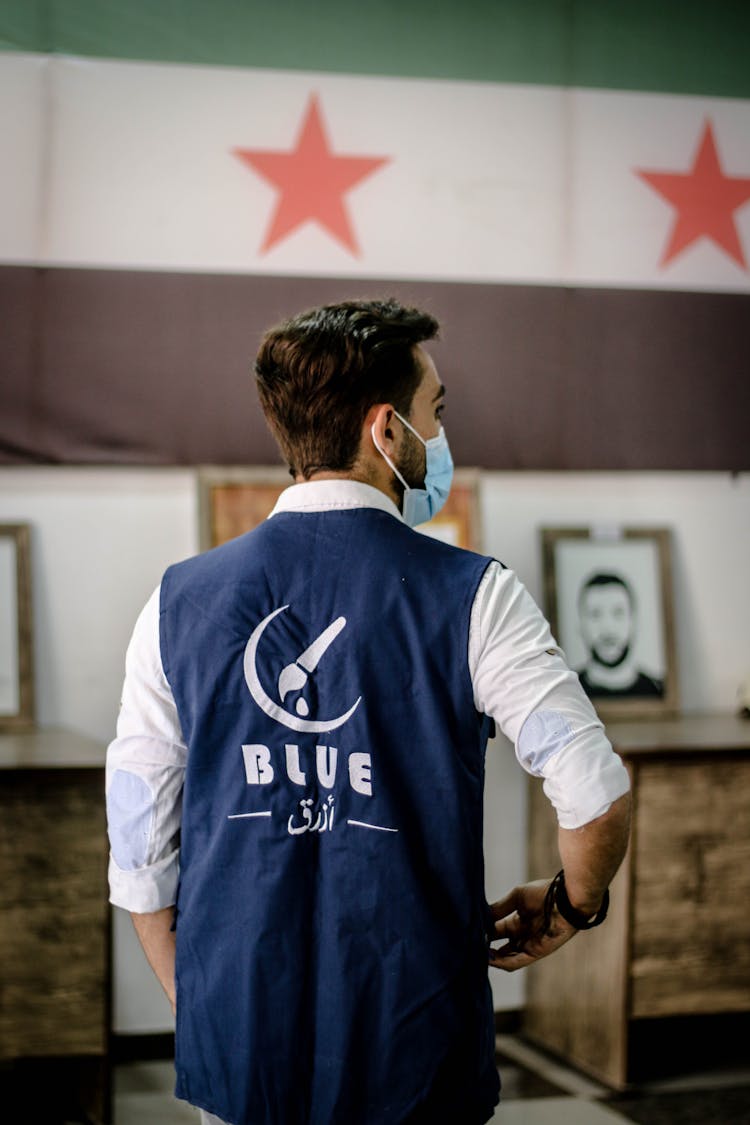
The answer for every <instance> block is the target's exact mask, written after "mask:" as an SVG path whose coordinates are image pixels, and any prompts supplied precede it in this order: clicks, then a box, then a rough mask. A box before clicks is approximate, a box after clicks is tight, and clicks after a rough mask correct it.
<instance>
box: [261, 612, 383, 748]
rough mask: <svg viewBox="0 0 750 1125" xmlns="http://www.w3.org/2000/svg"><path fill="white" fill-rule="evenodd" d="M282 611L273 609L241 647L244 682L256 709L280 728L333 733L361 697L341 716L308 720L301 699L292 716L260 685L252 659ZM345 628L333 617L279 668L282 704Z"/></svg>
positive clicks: (340, 621)
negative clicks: (321, 630) (261, 640)
mask: <svg viewBox="0 0 750 1125" xmlns="http://www.w3.org/2000/svg"><path fill="white" fill-rule="evenodd" d="M286 609H289V606H288V605H282V606H281V607H280V608H279V609H275V610H274V611H273V612H272V613H269V614H268V616H267V617H264V618H263V620H262V621H261V623H260V624H259V625H257V626H256V627H255V629H254V630H253V632H252V634H251V636H250V640H249V641H248V642H247V645H246V647H245V659H244V670H245V682H246V683H247V686H248V688H249V690H250V694H251V695H252V697H253V699H254V700H255V702H256V703H257V704H258V706H259V707H260V709H261V710H262V711H263V712H264V713H265V714H266V715H268V717H269V718H270V719H274V720H275V721H276V722H277V723H281V724H282V726H285V727H289V729H290V730H296V731H301V732H303V733H307V734H322V733H323V732H325V731H332V730H337V729H338V727H341V726H343V725H344V723H345V722H347V720H348V719H350V718H351V717H352V715H353V714H354V712H355V711H356V710H357V707H359V704H360V702H361V700H362V696H361V695H360V696H359V698H358V699H357V700H356V702H355V703H353V704H352V706H351V707H350V708H349V710H348V711H346V712H345V713H344V714H343V715H338V716H336V718H333V719H308V718H307V717H306V716H307V715H308V714H309V706H308V703H307V700H306V699H305V698H304V697H303V696H300V697H299V698H298V699H297V702H296V704H295V709H296V711H297V714H296V715H294V714H292V712H291V711H287V710H286V709H285V708H284V707H282V706H281V704H279V703H275V702H274V700H273V699H271V697H270V696H269V695H268V694H267V692H266V691H265V689H264V687H263V685H262V684H261V682H260V677H259V676H258V669H257V666H256V656H257V652H258V645H259V644H260V639H261V637H262V636H263V634H264V632H265V631H266V629H267V628H268V626H269V625H270V624H271V622H272V621H273V619H274V617H277V616H278V615H279V614H280V613H283V612H284V610H286ZM345 627H346V618H345V617H337V618H336V620H335V621H333V622H331V624H330V625H329V626H328V627H327V628H326V629H324V630H323V632H322V633H321V634H320V636H319V637H317V638H316V639H315V640H314V641H313V643H312V644H311V645H309V646H308V647H307V648H306V649H305V651H304V652H303V653H301V654H300V655H299V656H298V657H297V658H296V659H295V660H293V661H292V663H291V664H287V665H286V667H285V668H282V670H281V672H280V673H279V681H278V692H279V699H280V700H281V703H282V704H283V702H284V700H285V698H286V696H287V695H288V694H289V692H290V691H299V690H300V689H301V688H303V687H304V686H305V684H306V683H307V680H308V678H309V676H310V675H311V673H312V672H314V671H315V669H316V668H317V666H318V664H319V663H320V660H321V659H322V657H323V656H324V655H325V653H326V652H327V651H328V649H329V648H330V646H331V645H332V644H333V642H334V641H335V640H336V638H337V637H338V635H339V633H341V631H342V630H343V629H344V628H345Z"/></svg>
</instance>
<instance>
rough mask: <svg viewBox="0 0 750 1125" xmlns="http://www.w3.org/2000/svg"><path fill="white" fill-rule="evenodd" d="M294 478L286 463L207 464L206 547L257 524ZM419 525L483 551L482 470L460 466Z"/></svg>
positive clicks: (201, 483) (201, 478)
mask: <svg viewBox="0 0 750 1125" xmlns="http://www.w3.org/2000/svg"><path fill="white" fill-rule="evenodd" d="M291 483H292V481H291V478H290V476H289V474H288V472H287V471H286V470H285V469H283V468H247V469H246V468H222V467H215V466H209V467H204V468H202V469H201V470H200V472H199V474H198V490H199V495H198V519H199V535H200V548H201V550H202V551H206V550H209V549H210V548H211V547H218V546H219V545H220V544H221V543H225V542H226V541H227V540H228V539H234V538H236V536H238V535H242V534H243V533H244V532H246V531H250V530H251V528H253V527H256V526H257V525H258V524H259V523H261V522H262V521H263V520H264V519H266V518H267V517H268V516H269V515H270V513H271V512H272V510H273V507H274V505H275V503H276V501H277V500H278V498H279V496H280V495H281V493H282V492H283V491H284V489H285V488H287V487H288V486H289V485H290V484H291ZM419 530H420V531H423V532H424V533H425V534H427V535H432V536H434V537H435V538H436V539H441V540H443V541H444V542H446V543H451V544H453V545H454V546H456V547H465V548H467V549H468V550H471V551H478V550H480V549H481V530H480V526H479V473H478V472H477V471H476V470H474V469H459V470H457V471H456V473H455V475H454V480H453V487H452V488H451V492H450V496H449V497H448V499H447V501H446V503H445V506H444V507H443V509H442V511H441V512H439V513H438V515H437V516H435V518H434V519H432V520H430V522H429V523H427V524H422V525H421V527H420V528H419Z"/></svg>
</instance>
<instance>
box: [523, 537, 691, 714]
mask: <svg viewBox="0 0 750 1125" xmlns="http://www.w3.org/2000/svg"><path fill="white" fill-rule="evenodd" d="M542 555H543V570H544V600H545V611H546V613H547V617H548V619H549V622H550V625H551V627H552V632H553V633H554V635H555V637H556V639H557V641H558V643H559V644H560V646H561V648H562V649H563V650H564V652H565V654H566V657H567V659H568V662H569V664H570V666H571V667H572V668H573V669H574V670H575V671H576V672H577V673H578V675H579V677H580V679H581V683H582V685H583V687H584V690H585V691H586V693H587V694H588V695H589V697H590V699H591V701H592V703H593V704H594V706H595V708H596V710H597V712H598V713H599V715H600V716H601V717H602V718H607V719H626V718H648V717H655V716H658V715H664V716H669V715H674V714H676V713H677V711H678V710H679V694H678V684H677V662H676V653H675V637H674V607H673V601H672V563H671V533H670V531H669V530H668V529H667V528H638V527H630V528H612V527H610V528H600V529H596V528H582V527H546V528H542Z"/></svg>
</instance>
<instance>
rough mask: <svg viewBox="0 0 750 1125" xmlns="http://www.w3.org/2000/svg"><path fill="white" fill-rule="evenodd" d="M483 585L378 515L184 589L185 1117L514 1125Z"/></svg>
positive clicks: (311, 525)
mask: <svg viewBox="0 0 750 1125" xmlns="http://www.w3.org/2000/svg"><path fill="white" fill-rule="evenodd" d="M487 563H488V560H487V559H485V558H482V557H480V556H479V555H475V554H472V553H470V552H467V551H461V550H457V549H455V548H453V547H449V546H446V545H445V544H442V543H439V542H436V541H435V540H432V539H429V538H427V537H425V536H423V535H420V534H419V533H417V532H414V531H412V530H411V529H410V528H408V527H406V526H405V525H404V524H403V523H401V522H400V521H399V520H397V519H395V518H394V517H393V516H390V515H388V514H386V513H385V512H382V511H379V510H376V509H370V508H361V509H354V510H346V511H329V512H320V513H309V512H305V513H292V512H288V513H280V514H278V515H276V516H273V517H272V518H271V519H270V520H268V521H266V522H265V523H264V524H262V525H261V526H260V527H258V528H257V529H255V530H254V531H252V532H250V533H248V534H247V535H244V536H242V537H241V538H239V539H235V540H233V541H232V542H230V543H228V544H226V545H224V546H222V547H219V548H218V549H216V550H214V551H210V552H208V553H207V554H204V555H201V556H199V557H197V558H194V559H190V560H188V561H187V562H184V563H180V564H178V565H177V566H174V567H172V568H170V570H168V571H167V573H166V575H165V577H164V581H163V584H162V593H161V653H162V661H163V665H164V670H165V673H166V676H167V678H168V680H169V683H170V686H171V688H172V691H173V693H174V698H175V701H176V704H177V710H178V713H179V717H180V722H181V724H182V730H183V733H184V736H185V740H186V743H187V745H188V748H189V753H188V762H187V769H186V776H185V788H184V796H183V819H182V833H181V871H180V886H179V892H178V903H177V923H176V928H177V997H178V999H177V1053H176V1069H177V1095H178V1097H181V1098H184V1099H186V1100H187V1101H190V1102H192V1103H193V1104H194V1105H197V1106H200V1107H201V1108H203V1109H206V1110H208V1111H209V1112H211V1113H214V1114H216V1115H218V1116H219V1117H221V1118H222V1119H224V1120H225V1121H227V1122H231V1123H232V1125H390V1123H393V1125H396V1123H400V1122H409V1123H410V1125H412V1123H413V1125H417V1123H418V1122H421V1121H422V1120H424V1121H429V1122H431V1123H434V1122H435V1121H446V1122H449V1121H450V1122H454V1123H456V1122H460V1123H461V1125H473V1123H475V1122H476V1123H481V1122H484V1121H486V1120H488V1119H489V1117H490V1116H491V1114H492V1108H493V1106H494V1105H495V1104H496V1102H497V1096H498V1088H499V1081H498V1076H497V1070H496V1066H495V1061H494V1031H493V1015H492V1003H491V995H490V989H489V983H488V980H487V924H488V919H487V904H486V900H485V897H484V866H483V856H482V791H483V782H484V754H485V747H486V743H487V736H488V730H489V726H490V723H489V721H488V720H487V719H486V717H484V716H482V715H479V714H478V713H477V711H476V710H475V707H474V703H473V696H472V685H471V680H470V675H469V669H468V660H467V649H468V633H469V619H470V613H471V606H472V602H473V600H474V596H475V594H476V590H477V586H478V584H479V582H480V579H481V577H482V574H483V572H484V570H485V568H486V566H487Z"/></svg>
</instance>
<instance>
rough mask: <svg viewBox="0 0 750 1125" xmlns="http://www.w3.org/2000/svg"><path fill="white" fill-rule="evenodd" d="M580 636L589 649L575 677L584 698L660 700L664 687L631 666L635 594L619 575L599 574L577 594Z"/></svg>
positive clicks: (587, 582)
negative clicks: (631, 696)
mask: <svg viewBox="0 0 750 1125" xmlns="http://www.w3.org/2000/svg"><path fill="white" fill-rule="evenodd" d="M578 616H579V621H580V626H581V635H582V637H583V639H584V642H585V644H586V647H587V648H588V650H589V654H588V659H587V661H586V665H585V666H584V667H583V668H581V669H580V670H579V673H578V675H579V678H580V680H581V684H582V686H583V689H584V691H585V692H586V693H587V695H591V696H602V697H607V698H609V697H618V698H619V697H623V696H630V695H634V696H635V695H637V696H647V697H648V696H651V697H655V698H661V696H663V695H664V685H663V683H662V682H661V681H659V680H655V679H654V678H653V677H652V676H649V675H648V674H647V673H646V672H643V671H642V670H641V669H640V668H638V667H637V665H636V663H635V655H634V653H633V641H634V639H635V627H636V613H635V595H634V594H633V591H632V589H631V588H630V585H629V584H628V583H627V582H626V581H625V579H624V578H622V577H621V576H620V575H619V574H614V573H609V572H604V571H599V572H597V573H595V574H592V575H591V576H590V577H589V578H587V579H586V581H585V582H584V583H583V585H582V586H581V590H580V593H579V595H578Z"/></svg>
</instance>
